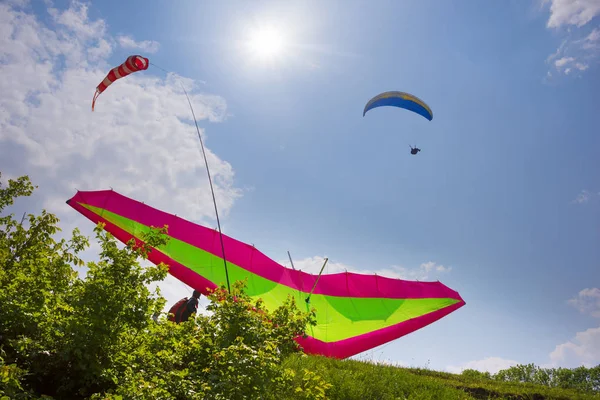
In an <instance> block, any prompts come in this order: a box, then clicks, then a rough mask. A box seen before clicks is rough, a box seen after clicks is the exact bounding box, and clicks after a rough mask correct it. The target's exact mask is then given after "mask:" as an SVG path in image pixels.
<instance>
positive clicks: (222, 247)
mask: <svg viewBox="0 0 600 400" xmlns="http://www.w3.org/2000/svg"><path fill="white" fill-rule="evenodd" d="M150 64H152V65H153V66H155V67H156V68H158V69H162V70H163V71H165V72H167V73H169V71H167V70H165V69H163V68H161V67H159V66H158V65H156V64H153V63H150ZM179 84H180V85H181V88H182V89H183V93H185V97H186V99H187V101H188V104H189V105H190V110H191V111H192V117H193V118H194V124H195V125H196V132H197V133H198V139H200V147H201V148H202V156H203V157H204V164H205V165H206V173H207V174H208V183H209V184H210V192H211V194H212V199H213V205H214V206H215V215H216V217H217V227H218V228H219V239H220V241H221V252H222V253H223V265H224V266H225V279H226V280H227V291H228V292H229V293H231V288H230V286H229V273H228V271H227V259H226V258H225V245H224V244H223V233H222V232H221V221H220V220H219V211H218V210H217V200H216V198H215V190H214V188H213V184H212V179H211V177H210V169H209V168H208V159H207V158H206V152H205V151H204V142H203V141H202V135H201V134H200V128H198V121H197V120H196V114H195V113H194V108H193V107H192V102H191V101H190V97H189V96H188V94H187V91H186V90H185V87H183V84H182V83H181V81H180V82H179Z"/></svg>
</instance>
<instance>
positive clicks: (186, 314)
mask: <svg viewBox="0 0 600 400" xmlns="http://www.w3.org/2000/svg"><path fill="white" fill-rule="evenodd" d="M200 296H201V293H200V291H198V290H194V294H193V295H192V298H191V299H188V298H187V297H184V298H183V299H181V300H179V301H178V302H177V303H175V304H174V305H173V307H171V309H170V310H169V317H168V319H169V321H173V322H176V323H178V324H179V323H181V322H185V321H187V320H188V319H189V318H190V316H192V315H194V314H196V312H197V311H198V303H199V301H198V299H199V298H200Z"/></svg>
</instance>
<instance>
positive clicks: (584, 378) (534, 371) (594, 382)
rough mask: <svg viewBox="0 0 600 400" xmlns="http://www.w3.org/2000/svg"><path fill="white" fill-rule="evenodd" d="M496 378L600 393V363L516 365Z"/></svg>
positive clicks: (498, 374)
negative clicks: (543, 365)
mask: <svg viewBox="0 0 600 400" xmlns="http://www.w3.org/2000/svg"><path fill="white" fill-rule="evenodd" d="M494 379H496V380H498V381H503V382H527V383H533V384H536V385H543V386H547V387H552V388H563V389H577V390H581V391H585V392H596V393H600V365H597V366H595V367H593V368H586V367H584V366H581V367H578V368H573V369H569V368H540V367H538V366H535V365H533V364H527V365H515V366H513V367H510V368H507V369H504V370H502V371H499V372H498V373H497V374H495V375H494Z"/></svg>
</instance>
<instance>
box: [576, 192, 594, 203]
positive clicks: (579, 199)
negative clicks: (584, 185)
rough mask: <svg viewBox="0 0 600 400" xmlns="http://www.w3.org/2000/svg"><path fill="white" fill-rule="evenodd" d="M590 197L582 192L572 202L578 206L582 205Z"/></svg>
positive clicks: (588, 193) (587, 193)
mask: <svg viewBox="0 0 600 400" xmlns="http://www.w3.org/2000/svg"><path fill="white" fill-rule="evenodd" d="M590 196H591V195H590V192H588V191H587V190H582V191H581V192H580V193H579V194H578V195H577V197H576V198H575V200H573V201H574V202H575V203H578V204H584V203H587V202H588V201H590Z"/></svg>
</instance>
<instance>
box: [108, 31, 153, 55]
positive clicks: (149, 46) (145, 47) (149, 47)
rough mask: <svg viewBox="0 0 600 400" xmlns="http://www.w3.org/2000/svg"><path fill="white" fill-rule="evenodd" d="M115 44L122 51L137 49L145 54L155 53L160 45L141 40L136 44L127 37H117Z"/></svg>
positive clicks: (151, 41)
mask: <svg viewBox="0 0 600 400" xmlns="http://www.w3.org/2000/svg"><path fill="white" fill-rule="evenodd" d="M117 42H118V43H119V45H120V46H121V47H123V48H124V49H137V50H142V51H143V52H145V53H156V52H157V51H158V49H159V47H160V44H159V43H158V42H156V41H154V40H142V41H141V42H136V41H135V40H134V39H133V38H132V37H131V36H128V35H123V36H117Z"/></svg>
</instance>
